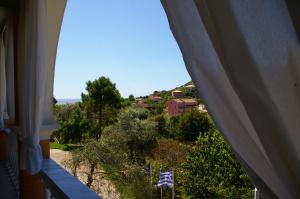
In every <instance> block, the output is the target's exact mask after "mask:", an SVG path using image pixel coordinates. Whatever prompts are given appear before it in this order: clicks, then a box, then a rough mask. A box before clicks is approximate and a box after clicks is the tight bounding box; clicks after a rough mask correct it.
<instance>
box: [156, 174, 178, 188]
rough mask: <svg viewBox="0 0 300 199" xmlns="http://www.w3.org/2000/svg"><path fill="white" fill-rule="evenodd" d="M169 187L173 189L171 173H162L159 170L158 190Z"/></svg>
mask: <svg viewBox="0 0 300 199" xmlns="http://www.w3.org/2000/svg"><path fill="white" fill-rule="evenodd" d="M165 186H166V187H169V188H170V189H172V188H173V186H174V182H173V171H167V172H162V171H161V170H160V172H159V181H158V184H157V187H158V188H161V187H165Z"/></svg>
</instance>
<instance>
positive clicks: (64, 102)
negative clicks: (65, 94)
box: [56, 99, 81, 105]
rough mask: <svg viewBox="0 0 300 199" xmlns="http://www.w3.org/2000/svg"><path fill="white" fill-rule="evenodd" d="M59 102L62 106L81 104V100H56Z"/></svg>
mask: <svg viewBox="0 0 300 199" xmlns="http://www.w3.org/2000/svg"><path fill="white" fill-rule="evenodd" d="M56 100H57V104H58V105H61V104H74V103H76V102H80V101H81V100H80V99H56Z"/></svg>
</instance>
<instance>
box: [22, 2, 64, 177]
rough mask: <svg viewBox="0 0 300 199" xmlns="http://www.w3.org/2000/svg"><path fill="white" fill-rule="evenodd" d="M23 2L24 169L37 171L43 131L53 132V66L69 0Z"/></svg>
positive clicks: (40, 163) (33, 172) (32, 171)
mask: <svg viewBox="0 0 300 199" xmlns="http://www.w3.org/2000/svg"><path fill="white" fill-rule="evenodd" d="M20 3H21V4H20V17H19V27H18V28H19V29H18V35H19V37H18V64H17V73H18V103H19V124H20V136H21V138H22V147H21V169H26V170H27V171H28V172H30V173H31V174H35V173H37V172H39V170H40V169H41V166H42V153H41V148H40V145H39V142H40V134H41V131H43V129H47V132H48V133H50V131H49V126H50V127H51V126H53V125H55V124H54V120H53V116H52V100H53V80H54V65H55V58H56V48H57V42H58V36H59V31H60V25H61V22H62V17H63V13H64V8H65V4H66V1H65V0H26V1H21V2H20ZM48 136H49V135H48ZM48 138H49V137H48Z"/></svg>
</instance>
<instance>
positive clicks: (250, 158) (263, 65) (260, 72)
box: [162, 0, 300, 199]
mask: <svg viewBox="0 0 300 199" xmlns="http://www.w3.org/2000/svg"><path fill="white" fill-rule="evenodd" d="M162 4H163V6H164V9H165V11H166V13H167V17H168V20H169V24H170V27H171V30H172V32H173V35H174V37H175V39H176V40H177V42H178V44H179V47H180V49H181V52H182V55H183V58H184V61H185V64H186V67H187V69H188V71H189V73H190V75H191V77H192V79H193V81H194V82H195V84H196V87H197V89H198V91H199V93H200V95H201V96H202V98H203V99H204V101H205V103H206V105H207V108H208V110H209V112H210V113H211V115H212V117H213V118H214V121H215V122H216V124H217V126H218V127H219V129H220V130H221V132H222V133H223V134H224V136H225V138H226V139H227V140H228V141H229V142H230V144H231V146H232V148H233V150H234V151H235V153H236V155H237V157H238V158H239V160H240V161H241V163H242V165H243V166H244V167H245V169H246V170H247V172H248V174H249V175H250V177H251V178H252V180H253V181H254V183H255V186H256V187H257V188H258V190H259V191H260V192H261V193H262V194H263V195H264V198H284V199H286V198H300V169H299V168H300V144H299V140H300V134H299V130H300V95H299V86H300V81H299V80H300V49H299V43H298V39H297V36H296V33H295V30H294V27H293V24H292V21H291V18H290V16H289V12H288V9H287V6H286V3H285V1H284V0H251V1H241V0H224V1H220V0H195V1H194V0H162Z"/></svg>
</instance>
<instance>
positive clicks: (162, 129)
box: [154, 115, 170, 138]
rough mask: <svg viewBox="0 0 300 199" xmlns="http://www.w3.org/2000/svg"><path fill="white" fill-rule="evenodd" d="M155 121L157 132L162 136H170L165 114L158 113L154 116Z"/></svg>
mask: <svg viewBox="0 0 300 199" xmlns="http://www.w3.org/2000/svg"><path fill="white" fill-rule="evenodd" d="M154 121H155V122H156V132H157V133H158V134H159V135H160V136H161V137H165V138H169V137H170V135H169V131H168V128H167V121H166V118H165V116H164V115H158V116H156V117H155V118H154Z"/></svg>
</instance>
